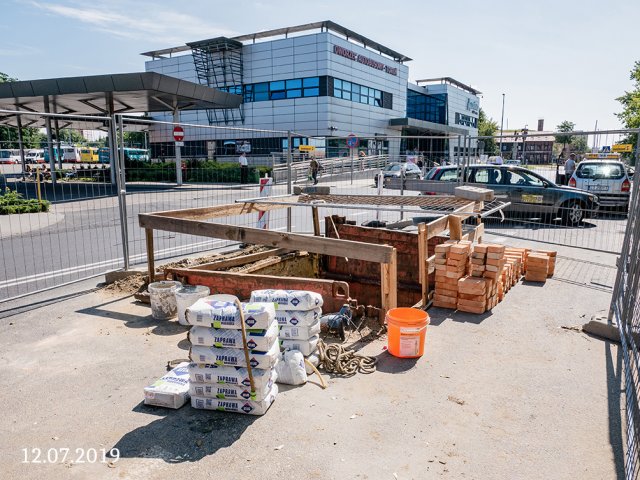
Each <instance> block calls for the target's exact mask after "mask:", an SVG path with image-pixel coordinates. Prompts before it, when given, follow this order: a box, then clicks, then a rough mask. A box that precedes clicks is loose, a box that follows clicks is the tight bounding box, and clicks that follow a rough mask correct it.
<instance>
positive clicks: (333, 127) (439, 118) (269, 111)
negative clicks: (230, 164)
mask: <svg viewBox="0 0 640 480" xmlns="http://www.w3.org/2000/svg"><path fill="white" fill-rule="evenodd" d="M143 55H145V56H147V57H150V60H148V61H147V62H146V70H147V71H151V72H157V73H162V74H165V75H169V76H174V77H177V78H180V79H184V80H190V81H193V82H197V83H201V84H206V85H208V86H210V87H214V88H217V89H220V90H223V91H226V92H229V93H236V94H239V95H242V97H243V103H242V104H241V105H240V107H239V108H237V109H223V110H196V111H189V112H184V113H182V114H181V118H180V120H181V122H184V123H187V124H195V125H207V126H208V125H213V126H218V127H242V128H248V129H263V130H265V131H266V130H277V131H279V132H282V133H279V134H269V133H267V132H265V133H264V135H256V134H255V133H249V132H247V134H246V135H244V134H243V133H242V131H237V130H232V129H230V128H220V129H208V128H197V127H188V126H187V127H186V128H185V142H184V147H183V149H182V154H183V156H185V157H207V156H208V157H211V156H212V155H216V156H218V155H225V154H228V155H236V154H237V152H239V151H247V152H249V153H250V156H251V155H254V156H259V155H265V154H269V153H271V152H280V153H282V152H283V151H286V149H287V147H288V137H287V134H286V132H287V131H292V132H295V135H294V137H295V138H294V140H293V147H294V149H295V148H297V147H298V146H299V145H300V144H311V145H316V146H318V147H321V148H324V149H326V155H327V156H336V155H346V154H347V152H348V149H347V145H346V137H347V136H348V135H349V134H355V135H357V136H358V137H359V138H361V141H360V144H359V148H360V149H361V150H365V151H367V152H368V153H390V154H393V155H397V154H405V153H407V152H409V151H416V150H419V151H421V152H425V153H427V152H432V156H437V157H444V158H451V157H452V156H453V155H454V154H455V153H456V152H457V151H458V143H459V142H458V140H457V137H456V139H447V138H443V137H450V136H458V135H469V136H475V135H477V122H478V112H479V96H478V94H479V93H480V92H478V91H477V90H475V89H473V88H471V87H468V86H466V85H464V84H463V83H461V82H458V81H456V80H454V79H452V78H448V77H445V78H438V79H430V80H425V81H421V82H418V84H412V83H409V81H408V78H409V68H408V66H407V65H406V63H407V62H409V61H410V60H411V59H410V58H409V57H408V56H406V55H404V54H402V53H399V52H397V51H395V50H392V49H391V48H389V47H386V46H384V45H381V44H379V43H377V42H375V41H373V40H370V39H369V38H367V37H365V36H363V35H361V34H359V33H356V32H354V31H352V30H349V29H347V28H345V27H342V26H340V25H338V24H336V23H334V22H331V21H323V22H317V23H311V24H306V25H300V26H294V27H287V28H281V29H277V30H270V31H264V32H259V33H252V34H247V35H241V36H237V37H233V38H226V37H218V38H213V39H209V40H202V41H197V42H190V43H188V44H186V45H183V46H178V47H173V48H167V49H163V50H156V51H151V52H146V53H143ZM154 118H155V119H158V120H163V121H171V120H172V119H173V118H176V117H174V116H173V114H172V113H167V114H164V115H154ZM401 135H403V136H407V135H410V136H425V135H429V136H436V137H439V138H435V139H431V140H425V139H416V138H414V139H411V138H409V139H405V140H402V141H401V140H400V138H399V137H400V136H401ZM150 143H151V146H152V149H153V151H152V154H153V156H172V155H173V151H174V147H173V141H172V138H171V131H170V129H166V128H164V129H161V128H156V129H153V130H152V131H151V132H150ZM460 145H461V148H462V146H464V142H462V143H461V144H460ZM475 147H476V146H475V143H473V144H471V148H472V151H475Z"/></svg>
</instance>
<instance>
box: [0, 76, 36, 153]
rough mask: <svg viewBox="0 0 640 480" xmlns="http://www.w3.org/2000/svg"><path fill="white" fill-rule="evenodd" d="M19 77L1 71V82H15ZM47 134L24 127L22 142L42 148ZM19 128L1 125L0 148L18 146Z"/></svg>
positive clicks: (32, 146) (27, 146)
mask: <svg viewBox="0 0 640 480" xmlns="http://www.w3.org/2000/svg"><path fill="white" fill-rule="evenodd" d="M17 80H18V79H17V78H12V77H10V76H9V75H7V74H6V73H3V72H0V83H5V82H15V81H17ZM45 140H46V136H45V135H44V134H42V133H40V131H39V130H38V129H37V128H30V127H23V128H22V142H23V144H24V147H25V148H41V145H42V143H43V142H44V141H45ZM18 147H19V144H18V129H17V128H15V127H9V126H6V125H0V148H18Z"/></svg>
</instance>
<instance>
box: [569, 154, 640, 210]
mask: <svg viewBox="0 0 640 480" xmlns="http://www.w3.org/2000/svg"><path fill="white" fill-rule="evenodd" d="M569 186H570V187H575V188H579V189H580V190H586V191H588V192H591V193H594V194H596V195H597V196H598V199H599V200H600V206H601V207H615V208H619V209H621V210H624V211H625V212H626V211H628V210H629V198H630V196H631V181H630V180H629V176H628V175H627V169H626V168H625V165H624V163H622V162H619V161H615V160H583V161H582V162H580V163H579V164H578V165H577V167H576V170H575V172H573V175H571V178H570V179H569Z"/></svg>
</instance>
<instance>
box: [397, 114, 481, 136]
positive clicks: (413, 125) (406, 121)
mask: <svg viewBox="0 0 640 480" xmlns="http://www.w3.org/2000/svg"><path fill="white" fill-rule="evenodd" d="M389 128H391V129H393V130H400V131H402V130H404V129H411V130H415V131H417V132H424V133H426V134H432V133H433V132H438V133H442V134H443V135H452V136H456V135H469V131H468V130H465V129H464V128H459V127H452V126H451V125H442V124H440V123H434V122H428V121H426V120H418V119H417V118H410V117H402V118H390V119H389Z"/></svg>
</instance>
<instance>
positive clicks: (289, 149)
mask: <svg viewBox="0 0 640 480" xmlns="http://www.w3.org/2000/svg"><path fill="white" fill-rule="evenodd" d="M292 151H293V139H292V138H291V130H287V193H288V194H289V195H291V193H292V192H293V187H292V186H291V183H292V179H291V152H292ZM290 231H291V207H288V208H287V232H290Z"/></svg>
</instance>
